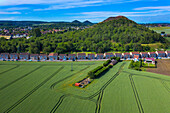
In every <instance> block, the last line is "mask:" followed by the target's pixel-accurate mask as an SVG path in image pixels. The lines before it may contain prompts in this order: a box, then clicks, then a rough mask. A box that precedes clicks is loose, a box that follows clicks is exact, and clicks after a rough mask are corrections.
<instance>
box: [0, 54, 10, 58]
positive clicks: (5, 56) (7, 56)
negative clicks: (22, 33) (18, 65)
mask: <svg viewBox="0 0 170 113" xmlns="http://www.w3.org/2000/svg"><path fill="white" fill-rule="evenodd" d="M0 59H3V60H8V59H9V53H1V54H0Z"/></svg>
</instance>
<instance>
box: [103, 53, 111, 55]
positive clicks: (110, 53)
mask: <svg viewBox="0 0 170 113" xmlns="http://www.w3.org/2000/svg"><path fill="white" fill-rule="evenodd" d="M105 55H113V53H105Z"/></svg>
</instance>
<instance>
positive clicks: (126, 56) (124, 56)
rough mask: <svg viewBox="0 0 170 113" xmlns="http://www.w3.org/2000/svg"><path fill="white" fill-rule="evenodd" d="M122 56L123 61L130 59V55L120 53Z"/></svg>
mask: <svg viewBox="0 0 170 113" xmlns="http://www.w3.org/2000/svg"><path fill="white" fill-rule="evenodd" d="M122 55H123V58H124V59H127V58H130V53H122Z"/></svg>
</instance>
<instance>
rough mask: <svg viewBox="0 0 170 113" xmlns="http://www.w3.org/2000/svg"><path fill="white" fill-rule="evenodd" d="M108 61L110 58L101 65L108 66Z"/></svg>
mask: <svg viewBox="0 0 170 113" xmlns="http://www.w3.org/2000/svg"><path fill="white" fill-rule="evenodd" d="M110 62H111V60H110V59H109V60H107V61H106V62H104V63H103V66H105V67H106V66H108V65H109V64H110Z"/></svg>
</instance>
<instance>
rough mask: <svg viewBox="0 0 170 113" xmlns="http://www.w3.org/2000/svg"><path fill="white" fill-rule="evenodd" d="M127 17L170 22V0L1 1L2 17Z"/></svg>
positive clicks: (96, 19)
mask: <svg viewBox="0 0 170 113" xmlns="http://www.w3.org/2000/svg"><path fill="white" fill-rule="evenodd" d="M119 15H122V16H126V17H127V18H129V19H131V20H134V21H135V22H137V23H170V2H169V0H0V20H17V21H21V20H27V21H49V22H50V21H67V22H71V21H73V20H79V21H81V22H83V21H86V20H89V21H91V22H94V23H96V22H101V21H103V20H105V19H107V18H108V17H115V16H119Z"/></svg>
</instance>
